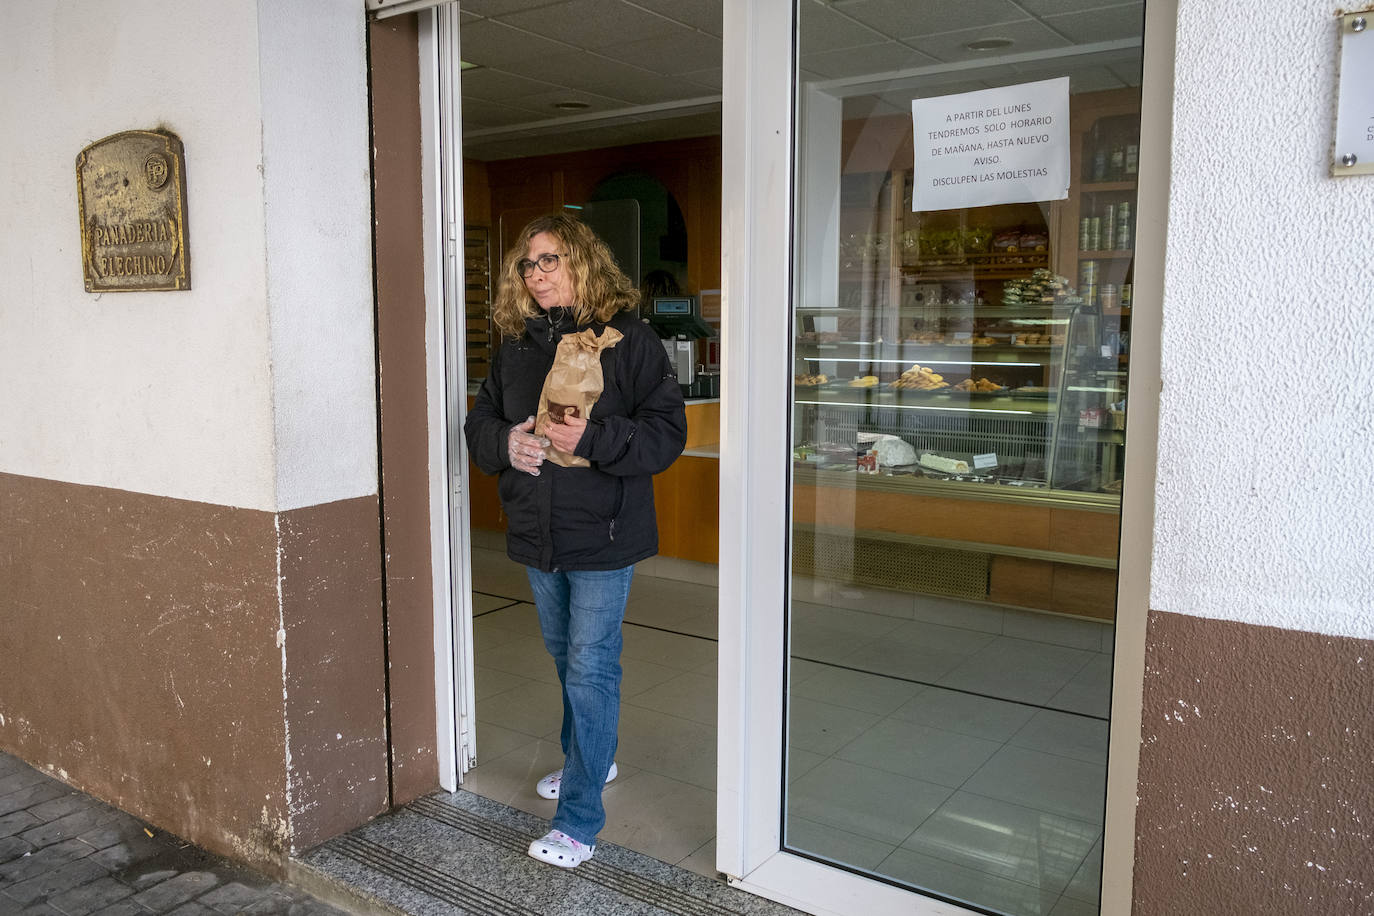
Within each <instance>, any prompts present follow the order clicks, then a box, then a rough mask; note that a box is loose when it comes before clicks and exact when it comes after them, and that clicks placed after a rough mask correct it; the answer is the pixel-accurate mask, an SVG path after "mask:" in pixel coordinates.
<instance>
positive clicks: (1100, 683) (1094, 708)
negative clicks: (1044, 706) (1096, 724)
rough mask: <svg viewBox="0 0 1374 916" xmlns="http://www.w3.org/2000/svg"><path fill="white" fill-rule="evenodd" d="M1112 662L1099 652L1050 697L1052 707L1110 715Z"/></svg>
mask: <svg viewBox="0 0 1374 916" xmlns="http://www.w3.org/2000/svg"><path fill="white" fill-rule="evenodd" d="M1111 699H1112V662H1111V658H1110V657H1109V656H1105V655H1097V656H1095V657H1094V658H1093V659H1092V661H1090V662H1089V663H1088V664H1087V665H1085V666H1084V667H1083V670H1082V671H1080V672H1078V674H1076V675H1074V677H1073V678H1072V679H1071V680H1070V681H1069V682H1068V683H1067V684H1065V685H1064V686H1063V688H1062V689H1060V691H1059V692H1058V693H1056V694H1055V695H1054V696H1053V697H1051V698H1050V704H1049V705H1051V706H1054V707H1057V708H1059V709H1065V710H1069V711H1070V712H1077V713H1083V714H1084V715H1090V716H1098V717H1100V718H1104V719H1105V718H1107V717H1108V716H1110V715H1111V712H1112V704H1111Z"/></svg>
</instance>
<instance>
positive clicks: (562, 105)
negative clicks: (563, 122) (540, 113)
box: [553, 99, 592, 111]
mask: <svg viewBox="0 0 1374 916" xmlns="http://www.w3.org/2000/svg"><path fill="white" fill-rule="evenodd" d="M553 107H554V108H557V109H558V110H560V111H582V110H583V109H584V108H591V107H592V106H591V104H590V103H588V102H579V101H577V100H576V99H568V101H566V102H554V103H553Z"/></svg>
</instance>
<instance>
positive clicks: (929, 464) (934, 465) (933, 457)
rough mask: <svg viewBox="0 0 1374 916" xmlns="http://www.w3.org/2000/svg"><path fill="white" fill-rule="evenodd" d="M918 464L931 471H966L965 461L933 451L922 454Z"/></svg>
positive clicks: (956, 472) (946, 472) (960, 472)
mask: <svg viewBox="0 0 1374 916" xmlns="http://www.w3.org/2000/svg"><path fill="white" fill-rule="evenodd" d="M918 464H920V465H921V467H923V468H930V469H931V470H932V471H940V472H941V473H943V474H967V473H968V462H967V461H963V460H961V459H959V458H946V457H945V456H944V455H937V454H935V453H934V452H926V453H925V454H923V455H922V456H921V459H920V461H919V462H918Z"/></svg>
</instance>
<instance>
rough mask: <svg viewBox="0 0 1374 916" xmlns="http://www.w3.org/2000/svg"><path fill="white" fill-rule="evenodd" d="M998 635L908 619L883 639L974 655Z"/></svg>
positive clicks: (887, 633)
mask: <svg viewBox="0 0 1374 916" xmlns="http://www.w3.org/2000/svg"><path fill="white" fill-rule="evenodd" d="M996 638H997V637H996V636H995V635H994V634H992V633H985V632H979V631H978V630H968V629H964V628H962V627H950V626H943V625H941V624H936V623H927V622H925V621H921V620H908V621H905V622H903V623H901V624H899V625H898V626H896V627H894V628H893V629H892V630H890V631H888V632H886V633H884V634H883V639H884V640H887V641H889V642H895V643H901V644H902V645H910V646H920V647H921V648H923V649H938V650H941V651H944V652H949V653H951V654H953V655H972V654H973V653H974V652H976V651H978V650H979V649H981V648H983V647H984V646H986V645H988V644H989V643H991V642H992V641H993V640H994V639H996Z"/></svg>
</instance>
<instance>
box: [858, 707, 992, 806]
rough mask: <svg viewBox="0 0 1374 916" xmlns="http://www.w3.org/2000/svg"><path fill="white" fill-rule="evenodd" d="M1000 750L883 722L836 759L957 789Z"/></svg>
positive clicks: (923, 728) (924, 727) (971, 739)
mask: <svg viewBox="0 0 1374 916" xmlns="http://www.w3.org/2000/svg"><path fill="white" fill-rule="evenodd" d="M1001 747H1002V745H1001V744H999V743H998V742H996V741H987V740H984V739H983V738H974V737H972V736H970V735H961V734H959V733H957V732H950V731H945V730H944V729H940V728H931V727H930V726H928V725H917V724H915V723H912V722H903V721H902V720H900V719H884V720H883V721H881V722H879V723H877V724H876V725H874V726H873V727H872V728H870V729H869V730H868V731H866V732H864V733H863V734H862V735H860V736H859V737H857V738H855V739H854V740H853V741H851V742H850V743H849V744H847V745H845V746H844V747H843V748H841V749H840V750H839V751H837V752H836V754H835V756H836V757H839V758H840V759H842V760H848V761H849V762H850V763H858V764H862V765H864V766H867V767H872V768H873V769H875V770H886V771H888V772H890V773H897V774H900V775H904V776H911V777H913V778H915V779H920V780H923V781H925V782H933V783H935V784H936V785H941V786H948V787H949V788H951V789H957V788H958V787H959V786H961V785H963V784H964V783H965V782H966V781H967V780H968V778H969V777H970V776H972V775H973V774H974V773H975V772H976V771H977V770H978V768H979V767H981V766H982V765H983V764H984V763H987V761H988V760H989V759H990V758H991V757H992V755H993V754H995V753H997V751H998V750H1000V749H1001Z"/></svg>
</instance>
